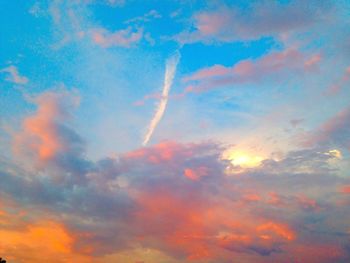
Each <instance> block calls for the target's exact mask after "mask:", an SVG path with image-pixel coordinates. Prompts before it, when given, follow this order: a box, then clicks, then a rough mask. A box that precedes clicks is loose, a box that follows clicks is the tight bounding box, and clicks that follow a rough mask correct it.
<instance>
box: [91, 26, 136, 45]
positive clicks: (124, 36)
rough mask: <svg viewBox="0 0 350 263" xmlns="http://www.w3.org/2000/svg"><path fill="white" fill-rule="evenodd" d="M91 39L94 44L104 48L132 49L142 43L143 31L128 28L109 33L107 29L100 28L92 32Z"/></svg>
mask: <svg viewBox="0 0 350 263" xmlns="http://www.w3.org/2000/svg"><path fill="white" fill-rule="evenodd" d="M91 37H92V40H93V42H94V43H96V44H97V45H100V46H102V47H112V46H119V47H131V46H132V45H133V44H136V43H138V42H140V41H141V39H142V37H143V29H142V28H136V29H133V28H132V27H131V26H128V27H127V28H125V29H121V30H118V31H115V32H109V31H108V30H106V29H103V28H98V29H94V30H92V33H91Z"/></svg>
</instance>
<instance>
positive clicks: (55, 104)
mask: <svg viewBox="0 0 350 263" xmlns="http://www.w3.org/2000/svg"><path fill="white" fill-rule="evenodd" d="M31 100H32V102H33V103H34V104H35V105H36V106H37V111H36V112H35V113H34V114H33V115H31V116H28V117H26V118H25V119H24V120H23V121H22V127H21V130H20V131H18V132H17V133H15V134H14V135H13V152H14V154H15V155H16V156H18V157H23V158H22V159H23V160H27V161H28V163H29V164H30V165H34V166H36V167H38V168H45V167H46V166H51V165H55V166H56V167H60V168H64V170H67V171H70V172H71V173H80V172H81V171H80V170H81V169H83V166H84V165H85V164H84V165H83V163H84V162H85V160H84V158H83V154H84V147H85V145H84V142H83V140H82V139H81V138H80V136H79V135H78V134H77V133H76V132H75V131H74V130H73V129H71V128H70V127H69V125H68V124H67V122H68V121H69V119H70V118H71V111H72V109H73V108H75V107H76V106H77V105H78V104H79V97H78V96H77V95H76V94H74V93H70V92H68V91H66V90H60V91H56V92H55V91H48V92H45V93H43V94H41V95H39V96H37V97H35V98H33V99H31Z"/></svg>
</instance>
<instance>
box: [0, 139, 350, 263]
mask: <svg viewBox="0 0 350 263" xmlns="http://www.w3.org/2000/svg"><path fill="white" fill-rule="evenodd" d="M223 151H224V148H222V146H220V145H218V144H215V143H210V142H207V143H188V144H182V143H177V142H174V141H167V142H162V143H159V144H156V145H154V146H152V147H143V148H140V149H136V150H134V151H131V152H127V153H124V154H120V155H119V156H118V157H116V158H105V159H102V160H100V161H98V162H95V163H93V164H91V163H90V164H89V166H88V167H87V169H85V177H86V181H85V182H83V183H80V184H79V183H78V184H75V185H74V187H73V186H72V185H62V184H59V183H56V182H54V181H47V180H45V177H32V179H31V180H30V181H28V180H26V179H25V177H23V175H22V174H23V171H21V170H16V169H14V168H11V169H7V172H2V175H1V176H2V178H3V181H2V182H3V183H2V184H1V185H0V189H1V192H2V193H6V195H7V196H11V198H12V199H14V200H16V202H18V203H19V206H25V205H26V204H30V206H31V211H32V213H33V215H39V214H40V211H41V212H45V211H46V212H45V213H46V215H47V216H50V217H52V218H56V223H55V224H59V225H56V226H55V228H54V229H55V230H54V231H65V232H62V233H67V235H68V237H72V239H69V240H71V241H69V242H70V243H69V244H70V245H69V246H66V245H64V246H62V248H65V247H69V248H70V249H69V253H71V254H73V255H79V256H81V257H93V258H94V259H96V260H101V261H102V262H103V259H104V257H106V256H107V255H115V257H117V256H118V255H122V254H123V253H129V254H130V253H131V251H134V249H135V248H137V247H144V248H148V249H150V250H151V251H160V252H161V253H162V254H164V255H166V257H168V258H171V259H172V260H174V262H176V261H179V262H187V261H199V262H200V261H201V260H205V261H207V262H218V261H219V262H229V260H230V259H232V257H236V258H242V259H245V260H247V261H253V262H264V261H266V260H271V261H275V262H276V261H277V262H278V261H282V260H284V259H285V258H286V257H287V258H289V257H290V256H291V255H294V253H296V251H298V255H300V259H302V260H303V259H309V257H310V253H316V255H320V256H321V255H322V256H323V254H322V253H323V252H322V253H321V251H318V250H317V249H316V248H318V247H320V246H323V247H324V249H326V251H328V252H330V251H331V250H332V249H336V250H337V251H338V252H337V253H336V254H332V255H328V256H327V257H325V260H324V261H322V260H321V262H327V261H329V260H338V261H339V260H345V259H346V258H349V256H350V255H349V254H347V252H346V251H345V250H344V249H343V247H342V246H341V245H337V244H338V243H337V244H335V243H334V237H333V235H334V232H335V231H338V232H341V233H345V232H346V231H347V230H346V227H347V225H346V223H345V221H344V223H343V224H338V228H337V229H334V226H333V225H330V224H329V222H332V220H333V218H334V217H336V215H337V214H339V213H340V212H341V211H343V212H342V213H344V212H345V213H350V211H347V210H345V211H344V210H343V209H344V208H341V207H339V206H337V205H336V203H337V199H334V198H332V199H329V195H330V194H331V193H333V192H338V189H341V187H342V186H343V185H346V184H348V183H347V181H346V179H344V178H337V177H336V176H334V175H333V174H332V173H333V172H332V169H331V167H330V163H329V162H328V160H329V159H331V158H333V157H332V156H331V155H326V154H321V153H319V149H308V150H303V151H295V152H291V153H288V154H287V155H286V156H285V157H283V158H281V160H280V161H278V162H277V161H273V160H265V161H263V163H262V164H261V165H260V166H258V167H255V168H250V169H246V170H245V171H243V172H242V173H240V175H239V176H237V175H236V174H234V173H230V170H229V169H228V167H229V162H228V161H226V160H222V159H221V156H222V152H223ZM1 167H5V166H4V165H2V166H1ZM296 167H299V168H300V169H296ZM9 172H11V173H13V174H11V175H10V174H9ZM46 173H47V174H48V175H49V174H51V173H53V171H52V170H47V171H46ZM40 185H41V187H38V186H40ZM5 186H6V187H5ZM16 187H17V188H18V187H19V188H21V189H23V190H24V191H22V192H21V194H16V193H17V192H18V190H16ZM48 193H50V195H51V197H50V198H48V197H47V196H46V197H44V196H45V195H47V194H48ZM257 197H258V198H257ZM0 210H1V209H0ZM34 211H36V212H34ZM308 218H313V219H312V220H311V219H310V220H308ZM325 218H326V219H327V220H325ZM342 218H346V217H342ZM57 220H58V221H57ZM19 222H22V219H19ZM41 222H44V221H41ZM23 224H24V225H26V226H27V227H28V228H30V227H31V226H30V224H28V223H25V222H23ZM43 224H44V225H50V224H46V223H40V222H38V225H37V224H34V229H42V228H41V227H42V225H43ZM36 227H37V228H36ZM315 227H316V229H322V233H325V234H322V238H320V236H319V234H320V233H321V231H320V232H318V231H314V230H313V229H315ZM63 229H66V230H63ZM1 231H2V228H1V226H0V233H2V232H1ZM15 231H17V230H15ZM16 233H17V232H16ZM22 233H23V234H22V235H26V233H27V232H26V231H24V232H22ZM60 233H61V232H60ZM327 233H328V234H327ZM16 235H17V234H15V232H13V236H16ZM64 235H66V234H64ZM58 236H59V235H58ZM338 238H340V239H341V240H342V241H341V242H346V241H345V240H346V236H343V237H338ZM32 240H34V241H35V242H33V251H34V252H33V251H32V252H31V253H34V254H35V253H37V254H38V253H39V251H40V250H39V246H38V244H40V243H41V242H45V238H40V239H38V240H36V239H32ZM64 240H65V239H62V242H63V241H64ZM67 240H68V239H67ZM45 243H47V244H48V245H49V244H50V243H49V242H45ZM18 244H19V243H18ZM300 246H305V248H302V247H300ZM67 251H68V250H67ZM317 251H318V252H317ZM314 255H315V254H313V256H314ZM13 257H14V258H15V259H16V258H20V257H21V254H20V253H19V252H18V251H14V252H13ZM164 257H165V256H164ZM140 259H142V257H141V258H135V261H136V260H140ZM159 260H160V259H159ZM58 262H59V261H58ZM311 262H312V261H311Z"/></svg>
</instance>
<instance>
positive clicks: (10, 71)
mask: <svg viewBox="0 0 350 263" xmlns="http://www.w3.org/2000/svg"><path fill="white" fill-rule="evenodd" d="M0 72H5V73H7V76H6V80H7V81H9V82H12V83H15V84H19V85H24V84H27V83H28V81H29V80H28V78H27V77H25V76H22V75H20V74H19V72H18V69H17V67H15V66H13V65H10V66H8V67H6V68H3V69H1V70H0Z"/></svg>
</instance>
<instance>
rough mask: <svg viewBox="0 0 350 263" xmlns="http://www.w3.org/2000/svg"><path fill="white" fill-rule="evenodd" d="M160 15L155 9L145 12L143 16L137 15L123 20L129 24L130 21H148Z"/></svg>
mask: <svg viewBox="0 0 350 263" xmlns="http://www.w3.org/2000/svg"><path fill="white" fill-rule="evenodd" d="M161 17H162V16H161V15H160V14H159V13H158V12H157V10H154V9H152V10H150V11H149V12H147V13H146V14H144V15H143V16H138V17H134V18H132V19H129V20H127V21H125V23H126V24H130V23H138V22H142V23H145V22H149V21H151V20H152V19H159V18H161Z"/></svg>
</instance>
